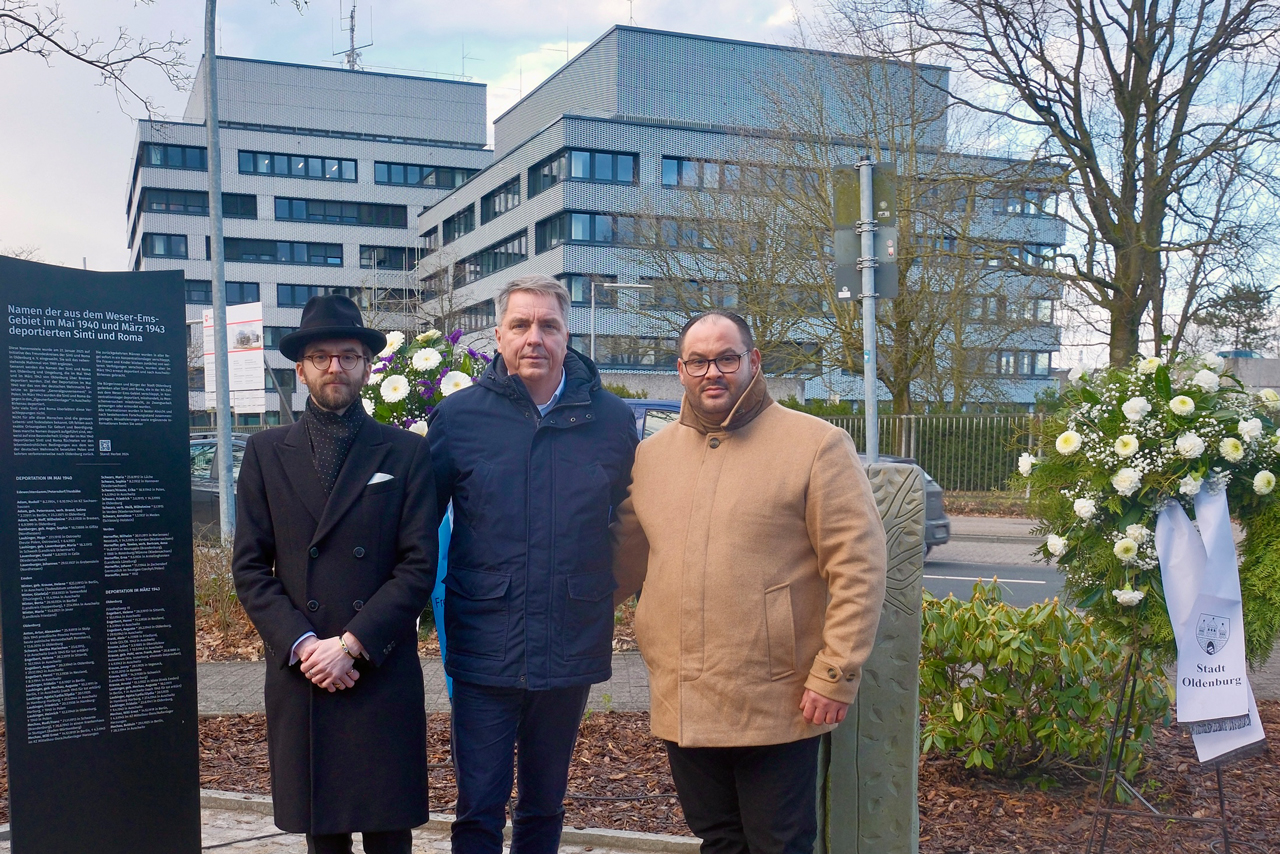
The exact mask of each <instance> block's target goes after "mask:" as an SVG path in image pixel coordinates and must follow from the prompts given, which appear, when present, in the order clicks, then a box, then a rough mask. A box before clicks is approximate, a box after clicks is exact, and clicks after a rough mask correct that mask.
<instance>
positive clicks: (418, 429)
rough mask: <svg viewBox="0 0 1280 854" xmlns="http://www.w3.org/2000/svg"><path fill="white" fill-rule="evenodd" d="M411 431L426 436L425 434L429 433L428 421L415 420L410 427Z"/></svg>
mask: <svg viewBox="0 0 1280 854" xmlns="http://www.w3.org/2000/svg"><path fill="white" fill-rule="evenodd" d="M409 432H410V433H417V434H418V435H419V436H425V435H427V422H425V421H415V422H413V426H411V427H410V428H409Z"/></svg>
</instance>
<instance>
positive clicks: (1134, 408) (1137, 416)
mask: <svg viewBox="0 0 1280 854" xmlns="http://www.w3.org/2000/svg"><path fill="white" fill-rule="evenodd" d="M1120 409H1121V411H1123V412H1124V417H1125V418H1128V419H1129V420H1130V421H1141V420H1142V419H1143V418H1145V417H1146V415H1147V413H1148V412H1150V411H1151V404H1150V403H1148V402H1147V399H1146V398H1145V397H1131V398H1129V399H1128V400H1126V401H1125V402H1124V405H1123V406H1121V407H1120Z"/></svg>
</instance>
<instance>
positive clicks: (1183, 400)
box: [1169, 394, 1196, 415]
mask: <svg viewBox="0 0 1280 854" xmlns="http://www.w3.org/2000/svg"><path fill="white" fill-rule="evenodd" d="M1169 408H1170V409H1172V410H1173V414H1174V415H1190V414H1191V413H1193V412H1195V411H1196V402H1195V401H1194V400H1192V399H1191V398H1189V397H1187V396H1186V395H1185V394H1180V395H1178V396H1177V397H1175V398H1174V399H1173V400H1171V401H1169Z"/></svg>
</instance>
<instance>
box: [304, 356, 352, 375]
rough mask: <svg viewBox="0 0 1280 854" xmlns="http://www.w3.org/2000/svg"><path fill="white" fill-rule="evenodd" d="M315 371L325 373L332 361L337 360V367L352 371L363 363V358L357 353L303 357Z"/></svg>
mask: <svg viewBox="0 0 1280 854" xmlns="http://www.w3.org/2000/svg"><path fill="white" fill-rule="evenodd" d="M303 358H304V359H306V360H307V361H308V362H310V363H311V364H312V366H313V367H314V368H315V369H316V370H317V371H327V370H329V366H330V365H332V364H333V360H334V359H337V360H338V365H339V366H340V367H341V368H342V370H344V371H349V370H351V369H353V368H354V367H355V366H356V365H358V364H360V363H361V362H363V361H364V356H362V355H360V354H358V353H308V354H307V355H305V356H303Z"/></svg>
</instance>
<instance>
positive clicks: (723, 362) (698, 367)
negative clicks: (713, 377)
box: [680, 350, 751, 377]
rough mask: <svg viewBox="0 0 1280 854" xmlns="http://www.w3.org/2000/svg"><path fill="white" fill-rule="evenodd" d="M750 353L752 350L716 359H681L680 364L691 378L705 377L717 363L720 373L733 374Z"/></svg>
mask: <svg viewBox="0 0 1280 854" xmlns="http://www.w3.org/2000/svg"><path fill="white" fill-rule="evenodd" d="M750 352H751V351H750V350H744V351H743V352H741V353H730V354H729V355H727V356H717V357H716V358H714V359H681V360H680V363H681V364H682V365H684V371H685V373H686V374H688V375H689V376H691V377H705V376H706V375H707V371H709V370H711V365H712V363H715V366H716V370H718V371H720V373H722V374H732V373H734V372H735V371H737V370H738V366H739V365H741V364H742V357H743V356H745V355H747V353H750Z"/></svg>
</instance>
